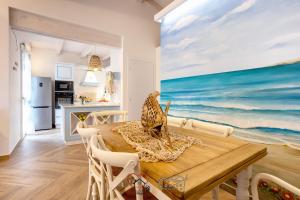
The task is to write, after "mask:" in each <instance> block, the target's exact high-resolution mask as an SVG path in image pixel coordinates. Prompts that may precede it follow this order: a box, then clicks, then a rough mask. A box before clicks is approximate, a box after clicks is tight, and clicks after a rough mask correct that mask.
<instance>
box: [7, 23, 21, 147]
mask: <svg viewBox="0 0 300 200" xmlns="http://www.w3.org/2000/svg"><path fill="white" fill-rule="evenodd" d="M9 33H10V38H9V52H10V65H9V78H10V86H11V88H10V104H11V105H12V106H11V110H10V119H11V120H10V131H11V135H10V136H9V151H10V152H11V151H12V150H13V149H14V148H15V146H16V144H17V143H18V141H19V140H20V139H21V138H22V135H21V128H22V127H21V118H20V116H21V69H22V66H21V62H20V61H21V59H20V56H21V54H20V52H21V51H20V45H19V44H18V41H17V40H16V37H15V35H14V34H13V31H12V30H11V29H10V32H9Z"/></svg>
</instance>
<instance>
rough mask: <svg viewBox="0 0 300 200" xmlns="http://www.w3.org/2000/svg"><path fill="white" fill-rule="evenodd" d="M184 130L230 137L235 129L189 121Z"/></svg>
mask: <svg viewBox="0 0 300 200" xmlns="http://www.w3.org/2000/svg"><path fill="white" fill-rule="evenodd" d="M184 128H187V129H193V130H197V131H203V132H206V133H210V134H214V135H221V136H223V137H228V136H230V135H232V133H233V130H234V129H233V127H230V126H225V125H220V124H214V123H209V122H203V121H199V120H194V119H189V120H188V121H187V122H186V125H185V126H184Z"/></svg>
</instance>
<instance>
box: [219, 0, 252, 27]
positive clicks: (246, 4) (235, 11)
mask: <svg viewBox="0 0 300 200" xmlns="http://www.w3.org/2000/svg"><path fill="white" fill-rule="evenodd" d="M255 3H256V0H247V1H245V2H243V3H242V4H240V5H238V6H237V7H235V8H234V9H232V10H231V11H229V12H228V13H226V14H225V15H224V16H223V17H221V18H220V19H219V20H218V21H216V23H221V22H223V21H225V20H226V19H227V18H228V17H230V16H232V15H235V14H238V13H242V12H245V11H247V10H249V9H250V8H252V7H253V6H254V5H255Z"/></svg>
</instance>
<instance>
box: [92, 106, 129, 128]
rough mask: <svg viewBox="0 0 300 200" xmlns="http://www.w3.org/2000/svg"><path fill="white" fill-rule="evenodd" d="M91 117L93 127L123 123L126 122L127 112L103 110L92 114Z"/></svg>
mask: <svg viewBox="0 0 300 200" xmlns="http://www.w3.org/2000/svg"><path fill="white" fill-rule="evenodd" d="M91 115H92V116H93V124H94V125H102V124H108V123H111V122H125V121H126V120H127V115H128V112H127V111H125V110H105V111H99V112H92V113H91ZM116 118H118V119H116Z"/></svg>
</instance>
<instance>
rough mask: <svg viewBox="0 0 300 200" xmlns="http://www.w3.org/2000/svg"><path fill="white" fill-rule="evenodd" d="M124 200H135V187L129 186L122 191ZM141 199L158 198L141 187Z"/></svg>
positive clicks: (152, 199) (151, 199)
mask: <svg viewBox="0 0 300 200" xmlns="http://www.w3.org/2000/svg"><path fill="white" fill-rule="evenodd" d="M122 196H123V197H124V199H126V200H135V199H136V192H135V188H134V187H133V188H131V189H129V190H127V191H126V192H124V193H123V195H122ZM143 199H144V200H158V199H157V198H156V197H155V196H154V195H153V194H152V193H151V192H149V191H148V190H145V188H144V189H143Z"/></svg>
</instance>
